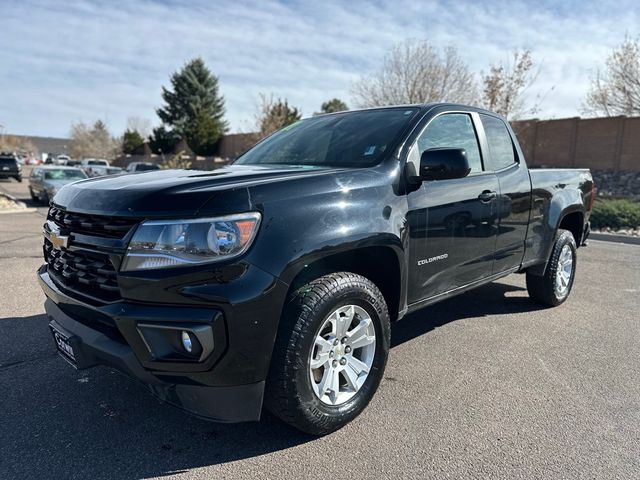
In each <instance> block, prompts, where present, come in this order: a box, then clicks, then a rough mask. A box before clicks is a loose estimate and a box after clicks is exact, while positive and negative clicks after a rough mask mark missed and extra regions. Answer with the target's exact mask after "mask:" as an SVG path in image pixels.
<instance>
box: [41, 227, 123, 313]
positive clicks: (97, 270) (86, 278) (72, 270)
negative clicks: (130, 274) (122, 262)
mask: <svg viewBox="0 0 640 480" xmlns="http://www.w3.org/2000/svg"><path fill="white" fill-rule="evenodd" d="M44 258H45V261H46V262H47V265H48V266H49V274H50V275H52V276H53V278H54V280H56V282H57V283H58V284H62V286H63V287H66V288H67V289H70V290H74V291H76V292H77V293H80V294H82V295H86V296H89V297H93V298H97V299H99V300H102V301H104V302H111V301H115V300H118V299H119V298H120V289H119V288H118V281H117V278H116V270H115V269H114V268H113V265H112V264H111V261H110V260H109V256H108V255H107V254H103V253H97V252H89V251H84V250H81V251H72V250H63V249H60V250H58V249H55V248H53V245H52V244H51V242H50V241H49V240H47V239H45V240H44Z"/></svg>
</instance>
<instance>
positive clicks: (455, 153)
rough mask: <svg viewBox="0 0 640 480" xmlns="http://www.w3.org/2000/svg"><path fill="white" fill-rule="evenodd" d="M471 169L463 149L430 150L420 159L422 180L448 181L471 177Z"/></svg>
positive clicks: (423, 153)
mask: <svg viewBox="0 0 640 480" xmlns="http://www.w3.org/2000/svg"><path fill="white" fill-rule="evenodd" d="M470 172H471V168H470V167H469V160H468V159H467V152H466V151H465V150H464V149H463V148H430V149H429V150H425V151H424V152H422V156H421V157H420V178H421V179H422V180H448V179H451V178H463V177H466V176H467V175H469V173H470Z"/></svg>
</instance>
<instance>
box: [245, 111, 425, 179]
mask: <svg viewBox="0 0 640 480" xmlns="http://www.w3.org/2000/svg"><path fill="white" fill-rule="evenodd" d="M417 111H418V109H417V108H385V109H380V110H364V111H360V112H348V113H339V114H336V115H327V116H321V117H315V118H308V119H306V120H302V121H300V122H297V123H294V124H293V125H289V126H288V127H285V128H283V129H282V130H280V131H278V132H277V133H275V134H273V135H272V136H271V137H269V138H267V139H266V140H265V141H263V142H261V143H259V144H258V145H256V146H255V147H253V148H252V149H251V150H249V151H248V152H247V153H245V154H244V155H242V156H241V157H240V158H239V159H238V160H237V161H236V163H237V164H246V165H253V164H285V165H317V166H337V167H368V166H372V165H375V164H377V163H378V162H379V161H380V160H381V159H382V157H383V155H385V154H387V153H389V150H390V148H391V147H392V146H393V143H394V142H395V141H396V140H397V138H398V136H399V135H400V133H401V132H402V130H403V129H404V128H405V127H406V126H407V124H408V123H409V122H410V121H411V119H412V118H413V117H414V116H415V114H416V112H417Z"/></svg>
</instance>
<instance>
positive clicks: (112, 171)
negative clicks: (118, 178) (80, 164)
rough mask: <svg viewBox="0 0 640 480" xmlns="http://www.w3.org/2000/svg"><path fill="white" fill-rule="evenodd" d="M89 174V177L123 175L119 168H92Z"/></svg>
mask: <svg viewBox="0 0 640 480" xmlns="http://www.w3.org/2000/svg"><path fill="white" fill-rule="evenodd" d="M90 172H91V173H90V174H89V176H90V177H103V176H105V175H118V174H120V173H123V172H124V170H123V169H122V168H120V167H103V166H92V167H91V169H90Z"/></svg>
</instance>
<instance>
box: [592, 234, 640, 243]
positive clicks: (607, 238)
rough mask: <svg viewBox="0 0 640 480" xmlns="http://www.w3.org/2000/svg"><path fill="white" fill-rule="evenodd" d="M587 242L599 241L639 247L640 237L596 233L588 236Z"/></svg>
mask: <svg viewBox="0 0 640 480" xmlns="http://www.w3.org/2000/svg"><path fill="white" fill-rule="evenodd" d="M589 240H600V241H603V242H614V243H626V244H629V245H640V237H632V236H630V235H617V234H615V233H596V232H591V233H590V234H589Z"/></svg>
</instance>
